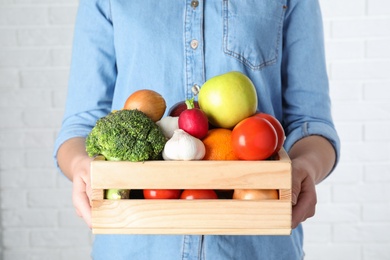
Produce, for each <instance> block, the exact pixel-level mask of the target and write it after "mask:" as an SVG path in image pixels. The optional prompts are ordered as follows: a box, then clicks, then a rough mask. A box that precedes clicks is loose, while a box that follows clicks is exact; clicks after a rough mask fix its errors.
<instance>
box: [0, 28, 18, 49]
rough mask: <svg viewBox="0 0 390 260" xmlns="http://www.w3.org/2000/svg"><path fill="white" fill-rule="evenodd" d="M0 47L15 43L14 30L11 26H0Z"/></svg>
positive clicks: (14, 44)
mask: <svg viewBox="0 0 390 260" xmlns="http://www.w3.org/2000/svg"><path fill="white" fill-rule="evenodd" d="M0 35H1V37H0V47H10V46H16V45H17V43H18V42H17V37H16V30H15V29H11V28H0Z"/></svg>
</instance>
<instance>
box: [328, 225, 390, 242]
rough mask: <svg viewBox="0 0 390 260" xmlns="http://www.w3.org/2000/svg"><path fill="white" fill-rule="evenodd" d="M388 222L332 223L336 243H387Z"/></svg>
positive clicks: (388, 238)
mask: <svg viewBox="0 0 390 260" xmlns="http://www.w3.org/2000/svg"><path fill="white" fill-rule="evenodd" d="M388 230H390V224H385V223H370V224H367V223H361V224H360V223H349V224H345V223H343V224H334V241H335V242H336V243H346V242H349V243H389V242H390V237H389V233H388V232H384V231H388Z"/></svg>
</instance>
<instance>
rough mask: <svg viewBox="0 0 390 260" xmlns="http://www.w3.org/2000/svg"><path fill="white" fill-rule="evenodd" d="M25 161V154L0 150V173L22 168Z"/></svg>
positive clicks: (17, 151)
mask: <svg viewBox="0 0 390 260" xmlns="http://www.w3.org/2000/svg"><path fill="white" fill-rule="evenodd" d="M25 161H26V159H25V153H24V152H22V151H20V150H0V170H1V171H3V170H7V169H15V168H17V167H21V166H24V165H25Z"/></svg>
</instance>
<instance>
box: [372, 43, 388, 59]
mask: <svg viewBox="0 0 390 260" xmlns="http://www.w3.org/2000/svg"><path fill="white" fill-rule="evenodd" d="M388 46H390V38H385V39H368V40H367V41H366V53H367V54H366V55H367V58H368V59H389V58H390V48H388Z"/></svg>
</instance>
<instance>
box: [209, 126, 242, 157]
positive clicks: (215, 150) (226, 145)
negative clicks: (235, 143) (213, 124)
mask: <svg viewBox="0 0 390 260" xmlns="http://www.w3.org/2000/svg"><path fill="white" fill-rule="evenodd" d="M231 135H232V130H230V129H226V128H214V129H211V130H210V131H209V132H208V133H207V135H206V137H205V138H203V140H202V141H203V143H204V146H205V148H206V154H205V156H204V157H203V160H239V159H238V157H237V156H236V155H235V154H234V152H233V147H232V141H231Z"/></svg>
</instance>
